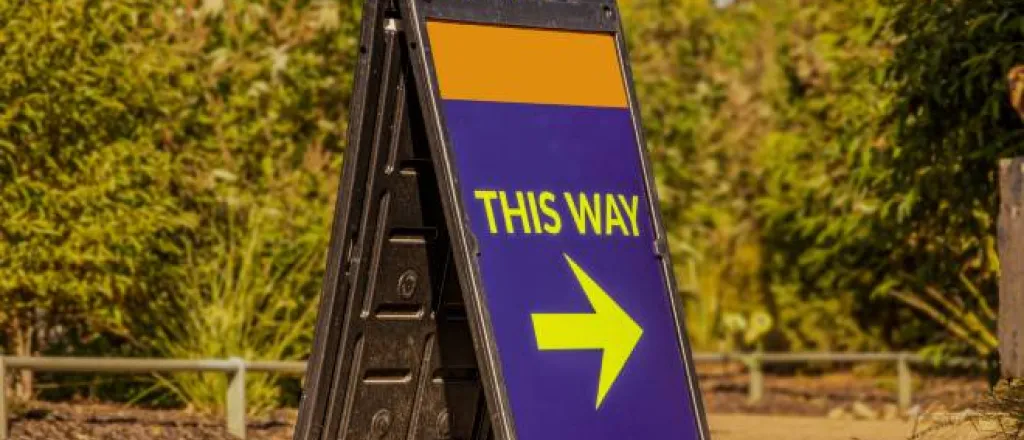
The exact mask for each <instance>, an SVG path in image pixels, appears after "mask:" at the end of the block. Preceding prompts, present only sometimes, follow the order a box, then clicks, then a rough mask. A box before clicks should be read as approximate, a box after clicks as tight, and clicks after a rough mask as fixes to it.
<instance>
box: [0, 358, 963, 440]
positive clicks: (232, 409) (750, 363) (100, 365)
mask: <svg viewBox="0 0 1024 440" xmlns="http://www.w3.org/2000/svg"><path fill="white" fill-rule="evenodd" d="M694 361H695V362H698V363H709V362H738V363H742V364H743V365H745V366H746V368H747V370H748V372H749V379H748V381H749V384H748V387H747V390H748V396H747V398H748V399H749V400H750V401H751V402H757V401H759V400H761V399H762V398H763V397H764V389H765V388H764V366H765V365H767V364H800V363H810V362H833V363H865V362H894V363H896V375H897V383H898V386H897V398H896V400H897V402H898V404H899V407H900V408H901V409H903V410H905V409H907V408H909V407H910V404H911V402H912V398H913V397H912V395H911V393H912V389H911V379H912V376H911V369H910V365H911V364H922V363H926V360H925V359H924V358H922V357H921V356H917V355H914V354H911V353H825V352H819V353H695V354H694ZM945 363H946V364H947V365H961V366H963V365H977V364H979V363H980V362H979V361H977V360H975V359H964V358H958V359H951V360H948V361H946V362H945ZM8 369H21V370H32V371H45V372H54V373H176V372H177V373H180V372H195V373H203V372H213V373H217V372H219V373H224V374H227V375H228V377H229V382H228V389H227V393H226V397H227V400H226V402H227V408H226V409H227V411H226V414H225V417H226V420H225V422H226V424H227V428H228V432H230V433H231V434H232V435H234V436H236V437H238V438H241V439H244V438H245V435H246V432H245V431H246V427H245V424H246V421H245V412H246V410H245V376H246V374H247V373H275V374H286V375H302V374H303V373H304V372H305V371H306V363H305V362H299V361H295V362H289V361H246V360H242V359H239V358H231V359H210V360H184V359H151V358H84V357H12V356H0V440H7V439H8V426H9V425H8V417H7V397H6V396H7V393H6V386H5V384H6V383H7V380H6V379H7V377H6V375H7V370H8Z"/></svg>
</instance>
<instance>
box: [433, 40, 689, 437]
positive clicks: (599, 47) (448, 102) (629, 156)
mask: <svg viewBox="0 0 1024 440" xmlns="http://www.w3.org/2000/svg"><path fill="white" fill-rule="evenodd" d="M428 30H429V33H430V36H431V40H432V41H431V44H432V46H433V51H434V59H435V64H436V69H437V72H438V79H439V85H440V92H441V96H442V98H443V108H442V114H443V115H444V121H445V124H446V129H447V133H448V137H449V142H450V148H451V149H452V153H453V159H454V163H455V166H456V168H457V176H458V179H459V182H458V184H459V188H460V190H461V198H462V200H461V202H462V205H463V207H464V209H465V216H466V218H467V219H468V221H469V226H470V229H471V231H472V232H473V235H474V236H475V238H476V241H477V244H478V246H479V256H478V257H477V260H478V264H479V273H480V276H481V278H482V284H483V286H482V287H483V291H484V299H485V301H484V303H485V304H486V306H487V309H488V312H489V315H490V325H491V327H492V331H493V334H494V337H495V340H496V346H497V352H498V358H499V360H500V366H501V372H502V374H503V377H504V379H505V388H506V393H507V396H508V402H509V405H510V407H511V411H512V416H513V421H514V424H515V429H516V433H517V435H518V438H520V439H526V440H547V439H551V440H556V439H557V440H564V439H587V440H601V439H609V440H611V439H614V440H622V439H644V440H659V439H666V440H667V439H673V440H691V439H692V440H697V439H700V438H701V437H700V429H699V428H698V426H699V423H700V422H699V415H698V414H696V413H697V411H698V410H697V409H696V405H695V404H694V402H695V398H694V395H693V393H696V392H697V390H693V389H690V387H689V385H688V384H689V382H688V372H687V370H686V364H685V363H684V354H683V352H682V350H683V349H682V347H681V346H680V334H679V332H680V330H679V327H678V326H677V317H676V315H675V312H674V310H675V309H674V307H673V303H672V299H671V297H670V295H673V294H674V293H673V292H672V291H671V290H670V289H669V287H668V286H669V282H668V281H667V280H666V278H665V275H664V273H663V262H662V260H661V259H660V257H659V256H658V254H657V253H656V250H655V245H654V242H655V234H654V225H655V222H654V217H653V215H654V214H653V213H652V212H651V210H650V209H649V204H650V200H649V195H648V193H647V189H646V184H645V179H644V170H643V169H642V160H641V156H640V154H641V149H640V148H639V146H638V144H637V137H636V132H635V127H634V125H633V119H632V116H631V113H630V110H629V108H628V105H627V104H626V103H627V98H626V92H625V85H624V81H623V80H622V75H621V71H620V69H619V68H618V59H617V52H616V51H615V45H614V40H613V39H612V38H611V37H610V36H607V35H597V34H580V33H559V32H557V31H540V30H515V29H511V28H496V27H489V26H472V25H458V24H450V23H430V24H429V26H428ZM509 33H513V34H515V35H509ZM516 33H518V34H516ZM522 34H530V35H526V36H524V35H522ZM537 34H542V35H539V36H538V35H537ZM535 37H536V41H538V42H540V43H539V44H542V45H543V47H540V46H536V47H532V46H531V47H526V48H517V47H512V48H508V46H510V45H511V46H515V45H517V44H527V45H529V44H530V41H531V38H535ZM467 41H472V42H474V43H479V44H487V45H491V46H492V47H491V48H490V50H492V51H497V52H498V53H503V54H505V55H506V56H507V55H508V54H509V53H516V52H521V53H524V54H529V56H530V57H531V59H534V60H535V61H534V62H532V63H525V64H524V63H518V64H515V65H511V66H496V67H487V65H488V63H486V62H485V61H480V60H475V61H477V62H476V64H475V65H474V66H468V67H467V66H465V65H464V64H458V63H457V62H454V61H446V60H451V59H455V58H459V59H462V58H461V57H459V56H457V55H458V54H459V53H460V50H470V51H471V49H459V48H460V47H463V46H465V45H466V44H468V43H466V42H467ZM524 41H525V43H524ZM502 44H504V45H505V47H497V48H495V47H493V45H499V46H500V45H502ZM560 45H561V46H560ZM587 45H590V46H587ZM563 46H564V47H563ZM583 46H586V47H583ZM504 48H508V50H507V51H502V49H504ZM559 50H561V51H563V52H559ZM588 50H589V51H590V52H587V51H588ZM545 51H547V52H545ZM579 53H584V54H589V55H586V56H584V57H583V58H580V57H579V56H575V57H574V54H575V55H578V54H579ZM545 54H548V55H550V56H549V57H548V58H547V59H545V58H544V57H545ZM538 57H539V58H541V59H540V60H539V61H536V58H538ZM609 64H611V65H612V67H611V68H610V69H609V68H608V65H609ZM481 66H483V67H481ZM531 66H534V67H531ZM459 69H463V70H465V69H468V70H470V71H472V72H473V75H465V76H464V77H465V78H468V79H464V80H461V82H453V81H455V80H453V79H452V78H457V77H459V75H461V74H462V72H461V71H459ZM474 69H475V70H474ZM481 69H483V71H480V70H481ZM489 69H493V70H489ZM516 69H519V70H520V71H519V72H517V71H516ZM530 69H541V70H542V71H541V72H540V73H537V72H522V70H530ZM510 70H512V73H509V71H510ZM457 71H459V72H457ZM567 71H568V72H569V74H566V72H567ZM595 72H598V73H596V74H595ZM600 72H605V73H606V74H605V77H604V78H600V77H598V78H595V77H594V75H597V76H600V75H601V73H600ZM607 72H610V74H609V73H607ZM579 75H584V77H585V78H584V79H579V78H581V77H580V76H579ZM494 78H506V80H503V81H497V82H495V79H494ZM523 78H527V79H530V81H536V82H540V83H544V84H540V85H537V86H536V87H533V86H531V84H523V80H522V79H523ZM531 78H532V79H531ZM559 78H562V80H560V79H559ZM574 78H575V79H574ZM551 81H553V82H555V83H556V84H555V85H556V86H557V87H554V88H552V87H551V84H548V82H551ZM559 81H562V82H559ZM602 81H604V82H606V84H602V83H601V82H602ZM474 82H475V83H474ZM467 83H472V84H469V85H467ZM594 87H599V88H600V90H597V89H594ZM537 89H543V90H549V91H550V92H548V93H544V94H543V95H537V94H536V93H535V92H536V90H537ZM588 90H589V92H588ZM609 90H610V92H609ZM538 101H539V102H538Z"/></svg>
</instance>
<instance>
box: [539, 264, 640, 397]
mask: <svg viewBox="0 0 1024 440" xmlns="http://www.w3.org/2000/svg"><path fill="white" fill-rule="evenodd" d="M565 261H567V262H568V263H569V267H570V268H572V272H573V274H574V275H576V281H577V282H579V283H580V287H582V288H583V293H585V294H586V295H587V299H588V300H589V301H590V306H591V307H593V308H594V313H579V314H568V313H534V314H533V315H531V317H532V318H533V331H534V333H535V334H536V335H537V347H538V348H540V349H541V350H601V351H602V354H601V375H600V377H599V379H598V383H597V404H596V406H595V408H600V407H601V402H603V401H604V398H605V396H606V395H608V390H610V389H611V388H612V385H613V384H614V383H615V380H616V379H617V378H618V377H619V373H621V372H622V369H623V367H625V366H626V361H628V360H629V356H630V355H631V354H633V349H634V348H636V344H637V343H638V342H640V335H642V334H643V332H644V331H643V329H642V328H640V326H639V325H637V323H636V322H635V321H633V318H631V317H630V316H629V315H628V314H627V313H626V312H625V311H624V310H622V307H619V305H618V304H617V303H616V302H615V300H613V299H612V297H611V296H609V295H608V292H605V291H604V289H602V288H601V286H599V285H598V284H597V282H595V281H594V279H593V278H590V275H587V273H586V272H584V271H583V269H581V268H580V267H579V265H577V264H576V262H575V261H573V260H572V258H570V257H569V256H568V255H565Z"/></svg>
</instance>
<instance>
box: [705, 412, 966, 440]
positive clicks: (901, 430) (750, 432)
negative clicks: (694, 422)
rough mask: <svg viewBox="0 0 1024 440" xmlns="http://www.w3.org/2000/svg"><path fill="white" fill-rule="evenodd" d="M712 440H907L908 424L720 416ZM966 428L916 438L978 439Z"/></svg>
mask: <svg viewBox="0 0 1024 440" xmlns="http://www.w3.org/2000/svg"><path fill="white" fill-rule="evenodd" d="M708 424H710V425H711V439H712V440H767V439H771V440H906V439H907V438H908V437H909V436H910V434H911V431H912V430H913V424H912V423H911V422H907V421H902V420H899V421H845V420H829V419H825V418H820V417H792V416H776V415H772V416H755V415H746V414H723V415H711V416H709V417H708ZM983 437H984V436H982V435H979V434H978V433H977V432H975V430H974V429H972V428H971V427H969V426H965V427H962V428H960V429H957V430H947V431H943V432H938V433H935V434H932V435H928V436H924V437H919V438H920V439H921V440H980V439H982V438H983Z"/></svg>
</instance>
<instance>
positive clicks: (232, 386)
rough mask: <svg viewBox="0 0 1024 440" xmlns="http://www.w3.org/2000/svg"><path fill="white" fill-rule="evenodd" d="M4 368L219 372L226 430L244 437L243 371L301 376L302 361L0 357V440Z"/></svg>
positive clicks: (3, 437) (0, 437)
mask: <svg viewBox="0 0 1024 440" xmlns="http://www.w3.org/2000/svg"><path fill="white" fill-rule="evenodd" d="M8 369H21V370H32V371H45V372H53V373H180V372H195V373H206V372H214V373H216V372H220V373H225V374H227V375H228V378H229V381H228V389H227V393H226V400H225V402H226V403H227V408H226V411H225V417H226V420H225V422H226V423H227V428H228V432H230V433H231V434H232V435H234V436H236V437H239V438H242V439H244V438H245V375H246V373H249V372H253V373H257V372H259V373H278V374H291V375H301V374H303V373H304V372H305V371H306V363H305V362H282V361H256V362H252V361H244V360H242V359H239V358H231V359H227V360H182V359H145V358H72V357H10V356H6V357H5V356H0V440H7V439H8V432H7V429H8V426H9V425H8V420H7V397H6V396H7V393H6V390H5V389H4V388H5V387H4V385H3V384H5V383H7V381H6V375H7V370H8Z"/></svg>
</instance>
